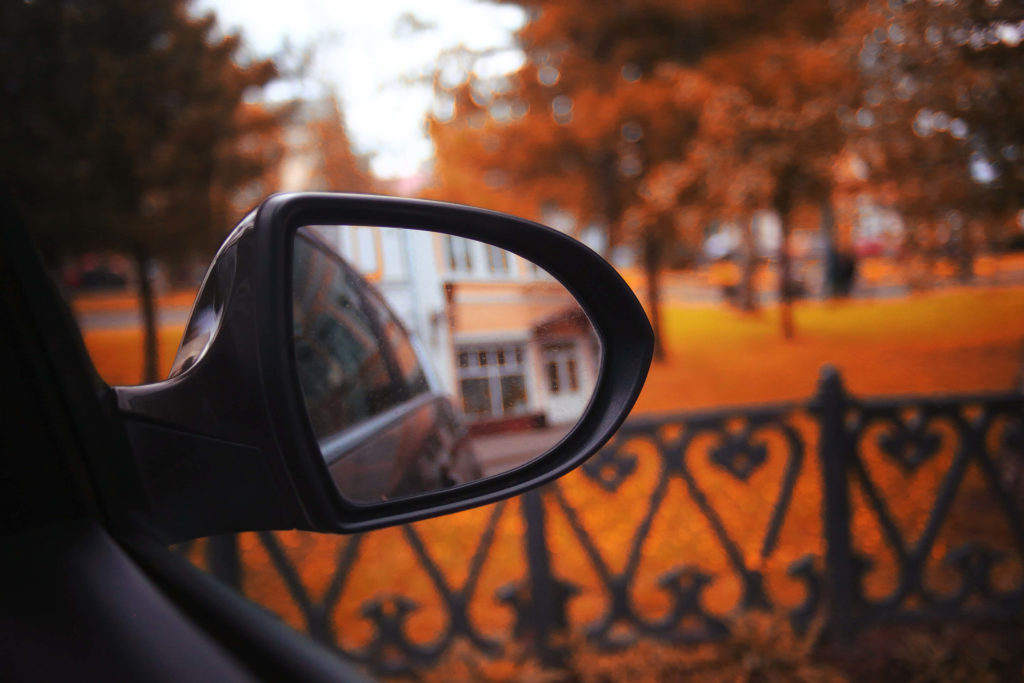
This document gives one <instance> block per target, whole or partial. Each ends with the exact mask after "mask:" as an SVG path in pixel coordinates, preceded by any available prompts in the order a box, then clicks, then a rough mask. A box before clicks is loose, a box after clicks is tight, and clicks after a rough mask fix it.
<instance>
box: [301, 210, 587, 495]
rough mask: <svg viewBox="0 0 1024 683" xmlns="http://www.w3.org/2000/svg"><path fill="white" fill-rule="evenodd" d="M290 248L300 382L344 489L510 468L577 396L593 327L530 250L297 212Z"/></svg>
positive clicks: (544, 440) (533, 453)
mask: <svg viewBox="0 0 1024 683" xmlns="http://www.w3.org/2000/svg"><path fill="white" fill-rule="evenodd" d="M293 253H294V258H293V265H294V268H293V278H292V283H293V290H292V306H293V309H292V310H293V314H292V318H293V324H294V341H295V359H296V367H297V372H298V378H299V384H300V386H301V389H302V393H303V397H304V399H305V403H306V410H307V412H308V415H309V420H310V423H311V424H312V427H313V431H314V433H315V434H316V437H317V440H318V442H319V444H320V449H321V452H322V454H323V457H324V459H325V461H326V462H327V465H328V468H329V470H330V472H331V475H332V477H333V478H334V481H335V483H336V484H337V486H338V489H339V491H340V492H341V493H342V495H344V496H345V497H346V498H347V499H349V500H351V501H353V502H358V503H372V502H377V501H384V500H390V499H393V498H398V497H404V496H410V495H415V494H420V493H426V492H429V491H434V490H439V489H444V488H448V487H451V486H456V485H459V484H464V483H468V482H471V481H474V480H477V479H480V478H482V477H489V476H494V475H497V474H500V473H502V472H506V471H508V470H511V469H514V468H516V467H519V466H520V465H523V464H525V463H527V462H529V461H530V460H533V459H534V458H536V457H537V456H539V455H541V454H542V453H544V452H546V451H548V450H549V449H550V448H551V447H552V446H554V445H555V444H556V443H558V441H560V440H561V439H562V437H564V436H565V435H566V434H567V433H568V432H569V431H570V430H571V429H572V427H573V426H574V425H575V423H576V422H577V421H578V420H579V418H580V417H581V415H582V414H583V411H584V410H585V409H586V407H587V404H588V403H589V401H590V397H591V395H592V394H593V390H594V386H595V382H596V379H597V373H598V368H599V367H600V360H601V347H600V342H599V340H598V338H597V335H596V333H595V332H594V329H593V327H592V325H591V324H590V320H589V319H588V318H587V316H586V315H585V314H584V312H583V311H582V310H581V309H580V307H579V305H578V304H577V302H576V300H575V299H574V298H573V297H572V295H571V294H569V292H568V291H567V290H566V289H565V288H564V287H563V286H562V285H561V284H559V283H558V282H557V281H556V280H555V279H554V278H552V277H551V276H550V275H548V274H547V273H546V272H545V271H543V270H542V269H540V268H539V267H538V266H536V265H535V264H533V263H530V262H528V261H525V260H524V259H522V258H520V257H518V256H516V255H514V254H512V253H511V252H508V251H505V250H503V249H499V248H497V247H494V246H491V245H488V244H484V243H481V242H476V241H473V240H467V239H463V238H459V237H452V236H450V235H442V234H439V233H433V232H426V231H420V230H410V229H400V228H377V227H365V226H309V227H305V228H302V229H301V230H299V231H298V233H297V234H296V236H295V243H294V250H293Z"/></svg>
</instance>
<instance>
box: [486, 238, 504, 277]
mask: <svg viewBox="0 0 1024 683" xmlns="http://www.w3.org/2000/svg"><path fill="white" fill-rule="evenodd" d="M485 248H486V250H487V269H488V270H489V271H490V272H492V273H500V274H503V275H507V274H508V252H507V251H505V250H504V249H502V248H501V247H495V246H492V245H490V244H488V245H485Z"/></svg>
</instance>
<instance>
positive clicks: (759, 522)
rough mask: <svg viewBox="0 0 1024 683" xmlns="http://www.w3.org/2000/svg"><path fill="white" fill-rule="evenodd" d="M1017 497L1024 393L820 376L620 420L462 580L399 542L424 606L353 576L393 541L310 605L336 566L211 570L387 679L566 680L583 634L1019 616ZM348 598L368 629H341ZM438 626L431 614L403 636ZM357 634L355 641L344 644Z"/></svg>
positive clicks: (478, 549)
mask: <svg viewBox="0 0 1024 683" xmlns="http://www.w3.org/2000/svg"><path fill="white" fill-rule="evenodd" d="M1022 500H1024V395H1021V394H1006V395H981V396H958V397H930V398H920V397H906V398H895V399H884V400H858V399H856V398H854V397H853V396H851V395H850V394H848V393H847V392H846V390H845V389H844V387H843V384H842V381H841V379H840V377H839V374H838V373H837V372H836V371H835V370H833V369H831V368H825V369H824V370H823V372H822V376H821V380H820V383H819V387H818V390H817V392H816V394H815V396H813V397H812V398H811V399H810V400H809V401H806V402H802V403H785V404H776V405H766V406H755V407H743V408H736V409H722V410H715V411H707V412H696V413H683V414H675V415H652V416H638V417H634V418H631V419H629V420H627V422H626V423H625V424H624V425H623V427H622V428H621V429H620V430H619V432H618V433H617V435H616V436H615V438H614V439H613V441H612V442H610V443H609V444H608V445H607V446H606V447H605V448H604V449H603V450H602V451H601V452H600V453H598V454H597V455H596V456H594V457H593V458H592V459H591V460H590V461H588V462H587V463H586V464H585V465H584V466H583V467H582V468H581V470H580V472H578V473H574V474H573V475H571V476H570V477H567V478H566V479H563V480H560V481H558V482H555V483H553V484H551V485H548V486H547V487H544V488H543V489H541V490H536V491H532V492H530V493H527V494H525V495H524V496H522V497H521V498H519V499H518V500H514V501H507V502H505V503H499V504H496V505H493V506H491V507H490V508H489V509H488V511H487V513H486V519H485V522H484V523H483V524H482V529H481V530H480V531H479V532H477V534H478V535H475V536H474V540H473V541H472V543H470V547H471V548H472V550H471V552H469V553H468V554H467V555H466V557H465V558H464V561H463V562H461V563H457V564H459V566H458V567H457V568H456V569H455V570H453V569H452V562H451V559H452V558H451V557H448V556H447V554H445V555H444V556H439V555H438V554H437V553H439V552H441V553H447V552H448V551H447V550H446V549H447V548H448V546H446V545H444V543H445V541H444V540H443V539H442V540H437V539H435V538H433V537H432V536H431V533H430V529H424V528H422V527H421V525H411V526H406V527H402V529H401V537H402V540H401V541H398V542H399V543H402V544H404V546H405V547H404V548H403V549H402V551H403V553H404V555H405V556H406V557H407V558H408V557H409V556H410V555H411V557H412V558H413V560H414V561H409V560H407V562H408V563H409V565H410V566H408V567H407V568H406V569H404V570H403V571H407V572H409V573H417V574H419V575H421V578H422V581H420V584H421V585H426V586H428V587H429V591H431V592H432V593H433V595H432V597H431V600H430V602H431V605H430V606H429V607H425V606H423V604H422V603H423V601H422V599H417V597H416V596H414V595H411V594H407V593H405V592H403V591H402V589H400V588H399V589H393V588H392V589H387V590H382V591H377V592H376V593H372V594H370V593H365V592H364V589H363V588H362V587H361V586H360V585H358V582H356V581H354V580H352V576H353V574H354V572H355V571H356V570H357V568H358V567H359V566H360V565H361V564H369V565H371V570H372V566H373V565H374V564H375V563H378V564H381V566H384V565H383V563H388V562H391V561H393V560H392V559H391V558H388V557H382V556H381V554H380V552H379V551H375V552H373V553H371V552H368V551H367V552H364V547H366V546H367V545H368V544H369V543H370V537H372V535H373V534H379V533H382V532H372V533H371V534H364V535H356V536H351V537H347V538H346V539H344V540H337V539H334V540H335V545H333V546H331V548H330V549H329V552H331V553H333V554H332V555H330V556H329V557H330V560H329V564H330V572H329V576H328V577H326V579H321V580H320V581H319V583H318V588H317V589H316V590H313V588H312V587H311V586H310V585H308V581H307V580H306V579H305V578H304V575H303V571H302V570H303V568H304V565H303V563H304V562H308V561H311V560H310V558H311V557H312V556H311V555H310V553H312V552H319V553H320V554H321V556H319V557H317V558H316V561H317V562H319V563H321V564H322V563H324V562H325V561H327V560H326V559H325V557H323V556H322V553H323V552H325V551H324V549H322V548H321V549H319V550H316V545H315V544H314V549H313V550H310V549H308V548H307V549H306V550H305V551H303V552H304V553H305V554H303V553H296V552H294V549H290V548H289V547H288V546H289V544H288V542H287V538H289V537H285V536H284V535H282V534H278V533H273V532H263V533H259V534H256V535H255V538H253V537H252V536H249V538H248V541H247V543H249V544H250V545H256V546H258V547H259V549H260V551H261V552H262V555H261V557H263V558H264V560H263V562H262V563H261V564H260V565H259V566H255V565H247V563H246V560H245V558H246V555H245V554H244V553H243V554H240V547H241V546H240V542H239V539H238V538H236V537H234V536H226V537H219V538H213V539H209V540H208V541H207V542H206V546H205V564H206V566H207V568H208V569H209V570H210V571H212V572H213V573H214V574H216V575H218V576H219V577H221V578H222V579H223V580H225V581H227V582H228V583H230V584H232V585H234V586H236V587H238V588H240V589H242V590H243V591H244V592H247V593H248V594H250V596H251V597H254V598H255V599H257V600H260V601H263V602H268V600H266V594H265V591H264V590H262V589H258V588H253V581H250V580H249V579H250V578H252V576H251V575H255V574H259V575H264V574H267V573H268V572H269V573H273V574H275V575H276V579H277V580H278V581H279V583H280V584H283V588H284V591H286V592H287V595H288V596H289V598H290V601H291V604H290V606H289V610H288V611H289V613H290V614H291V621H292V622H293V623H295V624H296V625H300V626H302V627H304V628H305V629H306V630H307V631H308V632H309V633H310V634H311V635H312V636H313V637H314V638H316V639H317V640H320V641H322V642H324V643H326V644H328V645H330V646H332V647H335V648H337V649H338V650H340V651H341V652H342V653H343V654H344V655H345V656H346V657H348V658H350V659H352V660H354V661H356V662H359V663H362V664H364V665H367V666H369V667H370V668H372V669H374V670H375V671H377V672H379V673H385V674H387V673H401V672H405V671H409V670H413V669H416V668H421V667H429V666H431V665H433V664H435V663H437V662H438V661H439V660H440V659H441V658H442V657H444V656H445V655H446V654H448V653H449V652H451V651H452V649H453V648H454V647H455V646H456V643H460V642H461V643H464V644H465V645H464V646H463V647H469V648H470V649H471V650H475V651H476V652H477V653H479V655H480V656H483V657H498V656H502V655H503V653H507V652H508V651H509V649H510V648H514V649H515V650H516V651H517V652H519V653H524V652H525V653H527V656H530V657H535V658H536V659H538V660H539V661H540V662H542V663H544V664H549V665H557V664H558V663H559V662H560V661H561V660H562V658H563V656H564V655H565V647H566V643H567V641H568V639H571V638H585V639H586V640H587V641H588V642H589V643H591V644H592V645H593V646H595V647H597V648H599V649H605V650H613V649H621V648H626V647H629V646H630V645H631V643H633V642H635V641H636V640H637V639H644V638H646V639H655V640H661V641H667V642H674V643H693V642H707V641H714V640H721V639H725V638H728V637H729V635H730V633H731V630H732V625H733V623H734V622H735V620H736V619H737V618H738V617H740V616H742V615H743V614H744V613H749V612H770V613H775V614H778V615H781V616H783V617H784V618H786V619H788V621H789V622H790V624H791V625H792V628H793V629H794V630H795V631H796V632H798V633H805V632H807V630H808V629H809V628H811V626H812V624H814V625H816V627H817V628H820V629H821V631H820V632H821V633H822V634H823V635H825V636H826V637H830V638H834V639H838V640H844V639H849V638H850V637H852V636H853V635H854V634H855V633H856V632H857V631H858V630H859V629H862V628H864V627H866V626H869V625H872V624H879V623H892V622H900V621H907V620H919V619H952V618H963V617H1002V616H1012V615H1017V614H1020V612H1021V608H1022V601H1024V516H1022V507H1021V502H1022ZM510 525H511V526H510ZM508 528H512V529H513V530H514V532H513V533H506V532H505V531H502V530H506V529H508ZM499 532H501V533H499ZM502 543H521V544H522V547H521V549H519V551H518V552H519V555H518V556H519V557H521V558H522V559H521V561H518V562H509V561H506V560H502V561H503V562H505V564H502V565H500V566H497V567H490V566H489V563H490V561H491V559H492V558H493V557H495V556H498V555H500V556H501V557H503V558H504V557H506V556H511V554H510V553H509V552H505V550H506V549H505V548H504V547H499V546H501V544H502ZM292 545H294V543H293V544H292ZM491 564H493V563H491ZM485 568H487V571H486V572H485ZM485 573H486V574H487V575H488V577H490V578H489V579H488V581H487V583H488V585H492V586H493V585H497V586H498V587H497V588H496V589H495V590H493V591H490V594H488V593H487V592H485V591H484V589H483V588H482V585H483V583H484V581H483V579H482V577H483V575H484V574H485ZM495 575H497V576H498V583H497V584H496V583H495V579H494V576H495ZM279 592H281V591H279ZM277 599H278V598H275V599H274V600H270V601H269V602H270V603H273V604H271V607H272V608H278V604H277V602H276V601H277ZM353 599H356V600H358V601H359V602H360V609H359V613H358V620H361V623H360V624H356V623H353V620H352V619H351V618H343V617H341V616H340V615H339V614H338V612H339V609H340V608H339V605H340V604H341V603H342V602H343V601H346V600H347V601H351V600H353ZM577 605H582V607H581V608H579V609H576V606H577ZM481 607H482V608H483V609H480V608H481ZM426 609H430V610H433V611H435V612H439V614H440V616H439V618H437V619H434V620H427V624H428V625H427V626H426V627H425V626H424V625H423V624H422V623H421V624H419V625H418V626H417V628H412V626H411V622H412V621H413V620H414V619H415V618H416V617H417V615H419V614H421V613H422V612H423V611H424V610H426ZM279 611H282V610H280V609H279ZM495 611H496V612H499V613H501V614H500V615H499V616H500V617H501V618H498V619H481V617H480V614H481V613H485V614H489V613H491V612H495ZM484 622H486V623H484ZM339 623H340V624H342V628H341V629H339V627H338V624H339ZM495 623H498V626H495ZM431 624H433V625H434V626H433V627H432V628H433V630H431V629H430V625H431ZM350 625H351V626H352V627H353V628H355V627H357V626H358V627H360V628H361V630H362V631H364V637H363V638H362V640H361V642H359V643H357V644H352V643H351V642H348V641H346V639H345V638H344V637H343V636H344V635H345V634H344V633H339V630H344V629H346V628H348V627H349V626H350ZM425 628H426V629H427V630H428V631H429V632H427V633H426V634H425V635H424V633H423V631H424V629H425Z"/></svg>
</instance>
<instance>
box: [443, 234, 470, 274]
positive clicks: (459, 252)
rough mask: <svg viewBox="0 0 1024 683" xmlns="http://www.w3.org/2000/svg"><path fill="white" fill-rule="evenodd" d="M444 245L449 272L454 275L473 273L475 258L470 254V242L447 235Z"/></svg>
mask: <svg viewBox="0 0 1024 683" xmlns="http://www.w3.org/2000/svg"><path fill="white" fill-rule="evenodd" d="M444 245H445V253H446V255H447V257H448V270H450V271H451V272H453V273H471V272H472V271H473V257H472V254H471V253H470V248H469V240H467V239H464V238H462V237H454V236H452V235H445V237H444Z"/></svg>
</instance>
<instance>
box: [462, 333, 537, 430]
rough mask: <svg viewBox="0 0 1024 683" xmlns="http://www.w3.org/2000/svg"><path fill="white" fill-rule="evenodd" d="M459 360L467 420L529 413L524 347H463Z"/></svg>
mask: <svg viewBox="0 0 1024 683" xmlns="http://www.w3.org/2000/svg"><path fill="white" fill-rule="evenodd" d="M456 358H457V359H458V362H457V365H458V368H457V375H458V380H459V388H460V390H461V392H462V409H463V411H464V412H465V413H466V415H467V416H469V417H471V418H487V417H502V416H508V415H517V414H519V413H522V412H523V411H525V410H526V409H527V407H528V405H529V400H528V396H527V390H526V366H525V365H524V363H523V359H524V358H525V354H524V352H523V347H522V346H521V345H519V344H488V345H473V346H464V347H461V348H459V349H457V350H456ZM463 361H465V363H463Z"/></svg>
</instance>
